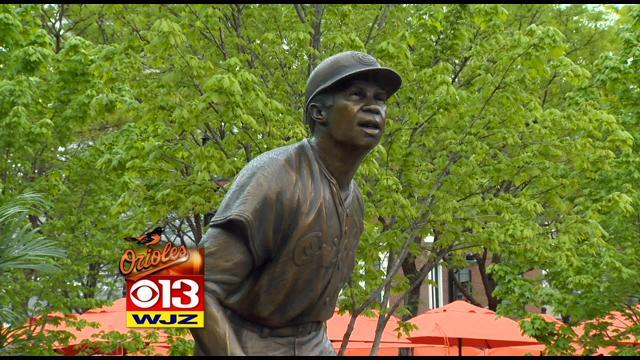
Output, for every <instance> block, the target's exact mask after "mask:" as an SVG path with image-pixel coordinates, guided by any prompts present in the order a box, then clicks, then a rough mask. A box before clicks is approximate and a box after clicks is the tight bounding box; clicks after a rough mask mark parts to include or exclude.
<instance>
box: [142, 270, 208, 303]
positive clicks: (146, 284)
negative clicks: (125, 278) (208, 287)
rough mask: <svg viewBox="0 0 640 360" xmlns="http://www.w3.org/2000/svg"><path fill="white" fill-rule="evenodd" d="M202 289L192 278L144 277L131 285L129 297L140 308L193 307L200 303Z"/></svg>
mask: <svg viewBox="0 0 640 360" xmlns="http://www.w3.org/2000/svg"><path fill="white" fill-rule="evenodd" d="M200 289H201V288H200V285H199V284H198V282H196V281H194V280H192V279H185V278H178V279H168V278H166V277H165V278H163V279H142V280H138V281H136V282H135V283H133V284H132V286H131V287H130V290H129V299H130V300H131V302H132V303H133V305H135V306H136V307H138V308H140V309H149V308H156V309H157V308H158V307H160V308H161V309H163V310H166V309H192V308H195V307H198V305H200V297H201V296H199V295H200V292H201V291H200ZM159 302H160V304H158V303H159ZM158 305H159V306H158ZM158 310H159V309H158Z"/></svg>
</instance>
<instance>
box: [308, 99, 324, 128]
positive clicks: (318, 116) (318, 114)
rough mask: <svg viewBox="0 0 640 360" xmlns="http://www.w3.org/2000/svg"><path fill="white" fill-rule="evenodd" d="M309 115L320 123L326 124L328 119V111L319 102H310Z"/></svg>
mask: <svg viewBox="0 0 640 360" xmlns="http://www.w3.org/2000/svg"><path fill="white" fill-rule="evenodd" d="M309 115H311V119H313V121H314V122H316V123H318V124H324V123H326V121H327V112H326V110H325V109H324V108H323V107H322V106H320V104H318V103H314V102H312V103H310V104H309Z"/></svg>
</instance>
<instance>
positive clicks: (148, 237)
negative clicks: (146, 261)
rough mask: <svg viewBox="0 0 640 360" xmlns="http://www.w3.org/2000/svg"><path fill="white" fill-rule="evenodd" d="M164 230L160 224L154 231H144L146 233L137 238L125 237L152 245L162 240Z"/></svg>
mask: <svg viewBox="0 0 640 360" xmlns="http://www.w3.org/2000/svg"><path fill="white" fill-rule="evenodd" d="M163 231H164V228H163V227H162V226H158V227H157V228H155V229H153V230H152V231H150V232H148V233H144V234H142V235H140V236H138V237H137V238H135V237H126V238H124V239H125V240H127V241H135V242H137V243H138V244H140V245H147V246H151V245H155V244H157V243H159V242H160V239H161V237H162V232H163Z"/></svg>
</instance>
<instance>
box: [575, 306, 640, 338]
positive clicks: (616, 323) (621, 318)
mask: <svg viewBox="0 0 640 360" xmlns="http://www.w3.org/2000/svg"><path fill="white" fill-rule="evenodd" d="M635 311H636V312H640V305H637V306H636V309H635ZM604 322H608V323H610V324H611V325H609V328H608V329H607V332H606V333H607V335H608V336H616V335H618V334H619V333H621V332H623V331H625V330H626V329H628V328H629V327H631V326H634V325H636V324H638V322H637V321H634V320H632V319H629V317H628V316H626V315H624V314H623V313H621V312H619V311H612V312H610V313H608V314H607V315H605V316H604V317H602V318H599V319H595V320H592V321H587V322H585V323H582V324H580V325H578V326H576V327H575V328H574V329H573V330H574V331H575V332H576V334H577V335H578V336H581V335H583V334H584V328H585V325H586V324H589V323H594V324H599V323H604ZM619 343H620V344H624V345H633V344H640V339H638V338H637V337H636V336H635V335H632V334H627V335H626V336H625V337H624V338H623V339H621V340H620V341H619Z"/></svg>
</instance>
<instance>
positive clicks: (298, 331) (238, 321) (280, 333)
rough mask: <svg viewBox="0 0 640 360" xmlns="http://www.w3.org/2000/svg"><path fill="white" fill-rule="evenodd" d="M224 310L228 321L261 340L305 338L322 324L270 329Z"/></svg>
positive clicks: (315, 323)
mask: <svg viewBox="0 0 640 360" xmlns="http://www.w3.org/2000/svg"><path fill="white" fill-rule="evenodd" d="M224 310H225V311H224V312H225V314H226V315H227V318H228V319H229V321H231V322H232V323H234V324H235V325H238V326H240V327H242V328H245V329H247V330H250V331H252V332H254V333H256V334H258V335H260V337H263V338H266V337H270V336H273V337H288V336H305V335H309V334H311V333H313V332H315V331H318V330H320V329H322V324H323V323H322V322H320V321H317V322H310V323H306V324H301V325H293V326H285V327H279V328H270V327H266V326H261V325H257V324H255V323H252V322H250V321H247V320H245V319H243V318H242V317H240V316H239V315H238V314H236V313H235V312H234V311H232V310H229V309H227V308H225V309H224Z"/></svg>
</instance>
